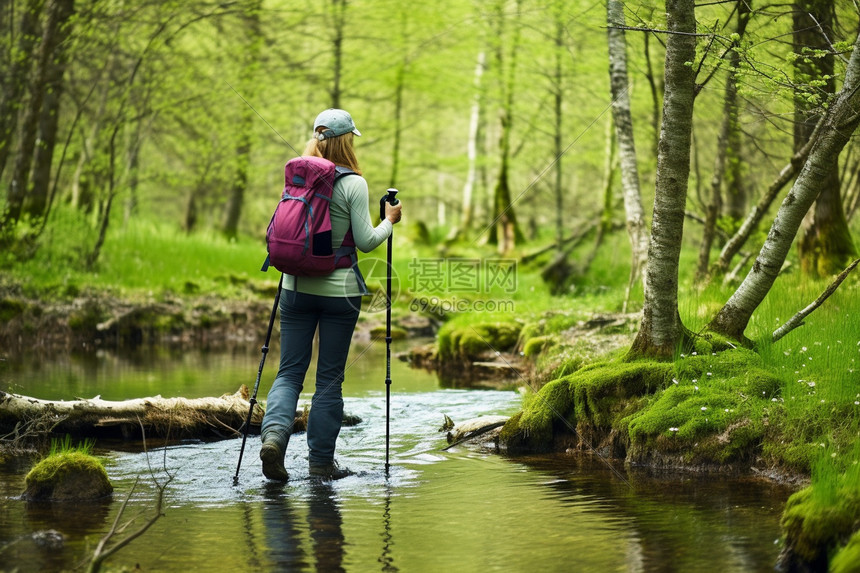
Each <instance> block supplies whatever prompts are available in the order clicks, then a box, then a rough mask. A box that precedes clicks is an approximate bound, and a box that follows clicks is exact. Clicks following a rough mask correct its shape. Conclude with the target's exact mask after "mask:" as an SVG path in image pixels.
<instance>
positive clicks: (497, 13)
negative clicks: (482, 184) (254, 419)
mask: <svg viewBox="0 0 860 573" xmlns="http://www.w3.org/2000/svg"><path fill="white" fill-rule="evenodd" d="M505 4H506V2H505V1H504V0H501V1H500V2H498V3H497V4H496V5H495V6H494V14H493V17H494V18H495V24H496V30H497V33H496V36H495V40H496V45H495V48H496V69H497V73H498V75H499V86H500V95H501V105H500V108H499V122H500V124H501V134H500V135H499V156H500V162H499V177H498V179H497V181H496V187H495V191H494V193H493V211H492V216H493V221H492V223H491V227H492V232H491V235H490V241H491V242H495V243H496V244H497V245H498V250H499V252H500V253H507V252H509V251H510V250H511V249H513V248H514V246H515V245H516V243H517V242H518V241H521V240H522V232H521V231H520V228H519V225H518V224H517V216H516V213H515V212H514V206H513V203H512V201H511V188H510V161H511V136H512V133H513V124H514V89H515V85H516V76H517V50H518V48H519V43H520V29H519V23H518V19H519V15H520V8H521V0H516V16H517V18H510V17H509V16H508V15H507V14H506V13H505ZM508 24H512V25H511V28H512V30H511V32H510V33H511V37H510V48H509V49H508V50H506V49H505V48H506V42H504V39H505V38H506V32H507V30H506V28H507V26H506V25H508Z"/></svg>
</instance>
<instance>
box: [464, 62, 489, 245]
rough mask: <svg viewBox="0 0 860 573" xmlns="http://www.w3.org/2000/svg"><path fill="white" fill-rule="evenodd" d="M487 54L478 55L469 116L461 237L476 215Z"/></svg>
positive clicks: (466, 233) (468, 228)
mask: <svg viewBox="0 0 860 573" xmlns="http://www.w3.org/2000/svg"><path fill="white" fill-rule="evenodd" d="M486 59H487V58H486V54H485V53H484V51H483V50H481V51H480V52H479V53H478V63H477V64H476V65H475V95H474V99H473V100H472V111H471V113H470V115H469V141H468V143H467V145H466V157H467V159H468V161H469V170H468V172H467V173H466V182H465V183H464V184H463V215H462V217H461V219H460V229H459V231H458V235H459V236H467V235H468V234H469V231H470V230H471V228H472V219H473V213H474V205H473V203H474V198H473V197H474V190H475V183H476V182H477V178H478V172H477V165H476V164H477V161H478V134H479V132H480V125H481V123H480V122H481V102H482V100H483V97H481V78H482V77H483V75H484V67H485V66H486Z"/></svg>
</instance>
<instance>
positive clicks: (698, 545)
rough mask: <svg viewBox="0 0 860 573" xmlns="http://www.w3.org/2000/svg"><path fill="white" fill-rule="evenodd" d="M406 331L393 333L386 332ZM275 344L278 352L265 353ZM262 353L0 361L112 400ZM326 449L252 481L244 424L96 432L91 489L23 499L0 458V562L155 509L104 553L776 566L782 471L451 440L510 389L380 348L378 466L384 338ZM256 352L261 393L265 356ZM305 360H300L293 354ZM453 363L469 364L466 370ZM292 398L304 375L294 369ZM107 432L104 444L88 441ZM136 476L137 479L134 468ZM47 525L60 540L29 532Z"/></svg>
mask: <svg viewBox="0 0 860 573" xmlns="http://www.w3.org/2000/svg"><path fill="white" fill-rule="evenodd" d="M398 349H399V350H403V349H405V347H400V348H395V350H398ZM273 354H274V353H273ZM259 357H260V355H259V353H254V352H253V349H251V350H249V351H248V352H244V351H243V352H238V353H218V354H204V353H200V352H168V351H159V352H154V351H148V352H138V353H134V354H132V355H127V356H123V357H116V356H114V355H112V354H109V353H102V354H99V355H94V356H89V357H88V358H76V357H62V358H59V359H57V360H48V361H45V360H41V361H38V363H35V364H26V363H14V362H12V361H7V362H6V363H4V364H2V365H0V389H2V390H7V391H11V392H16V393H20V394H25V395H30V396H35V397H39V398H44V399H52V400H57V399H73V398H76V397H92V396H94V395H97V394H100V395H101V396H102V398H105V399H110V400H121V399H125V398H136V397H143V396H150V395H155V394H161V395H163V396H180V395H181V396H186V397H189V398H193V397H200V396H211V395H216V396H217V395H220V394H223V393H226V392H229V393H232V392H234V391H235V390H236V389H237V388H238V386H239V385H240V384H242V383H245V384H248V385H249V386H252V385H253V382H254V379H255V377H256V372H257V366H258V363H259ZM350 362H351V365H350V367H349V370H348V372H347V383H346V385H345V393H346V397H345V402H346V405H345V411H346V412H347V413H350V414H355V415H358V416H359V417H361V418H362V420H363V422H362V423H361V424H359V425H357V426H355V427H348V428H344V429H343V430H342V432H341V436H340V438H339V442H338V456H339V461H340V463H341V465H343V466H346V467H348V468H350V469H352V470H353V471H355V472H356V475H354V476H351V477H348V478H345V479H343V480H340V481H336V482H332V483H319V482H315V481H313V480H310V479H308V476H307V462H306V460H305V456H306V453H307V449H306V444H305V440H304V435H303V434H300V435H297V436H295V437H294V438H293V440H292V442H291V444H290V450H289V451H288V454H287V460H286V465H287V470H288V471H289V473H290V476H291V479H290V481H289V482H288V483H287V484H286V485H273V484H270V483H267V481H266V480H265V479H264V478H263V476H262V474H261V472H260V466H259V459H258V457H257V454H258V452H259V445H260V444H259V438H258V437H254V436H252V437H250V438H249V439H248V443H247V447H246V450H245V456H244V459H243V462H242V468H241V471H240V474H239V482H238V485H235V486H234V484H233V475H234V473H235V471H236V463H237V460H238V455H239V449H240V444H241V440H240V439H228V440H222V441H215V442H196V441H195V442H183V443H179V444H173V445H170V446H169V447H153V448H151V449H149V451H148V452H145V451H142V450H141V448H140V446H139V445H136V444H125V445H121V444H97V445H96V452H95V453H96V454H97V455H99V456H101V457H103V459H104V460H105V465H106V468H107V471H108V475H109V476H110V478H111V481H112V482H113V485H114V487H115V493H114V497H113V500H112V501H110V502H107V503H104V504H97V505H92V504H81V505H75V504H52V505H41V504H28V503H26V502H24V501H21V500H20V499H19V496H20V494H21V492H22V491H23V489H24V486H23V482H24V475H25V473H26V471H27V470H28V469H29V465H30V463H31V462H30V461H26V462H20V461H19V462H11V463H6V464H5V465H0V496H2V499H0V570H2V571H13V570H14V571H19V572H22V573H23V572H28V571H60V570H66V569H72V568H74V567H76V566H77V565H79V564H80V563H81V561H82V560H84V559H85V558H86V556H87V555H88V554H90V553H91V551H92V549H93V548H94V547H95V545H96V544H97V543H98V540H99V539H100V538H101V537H102V536H103V535H105V533H106V532H107V531H108V530H109V529H110V527H111V524H112V523H113V521H114V519H115V518H116V516H117V514H118V513H119V512H120V511H121V510H122V506H123V502H124V501H125V500H126V499H127V498H128V500H129V502H128V506H127V507H125V509H124V512H123V514H122V516H121V517H120V521H121V522H125V521H127V520H129V519H131V518H133V517H137V520H136V521H135V523H134V525H132V526H131V528H130V530H134V529H136V528H137V527H139V526H140V525H142V524H143V522H145V521H146V519H148V518H149V517H150V516H151V515H152V513H153V511H154V503H155V500H156V498H157V493H158V487H157V485H156V483H165V482H166V481H167V480H168V479H169V480H170V481H169V483H168V484H167V486H166V488H165V496H164V507H163V513H164V515H163V517H161V518H160V519H159V520H157V521H156V522H155V523H154V524H153V525H152V527H151V528H150V529H149V530H148V531H146V533H144V534H143V535H142V536H141V537H140V538H139V539H137V540H135V541H133V542H132V543H131V544H130V545H128V546H127V547H125V548H124V549H122V550H121V551H120V552H119V553H117V554H116V555H115V556H114V557H112V558H111V559H109V560H108V561H107V564H108V565H109V566H113V567H126V568H127V569H133V568H134V567H135V566H139V567H140V569H141V570H143V571H183V572H184V571H189V570H198V569H204V570H210V571H339V570H345V571H410V572H412V571H445V570H448V571H488V570H489V571H529V572H532V571H600V572H601V573H605V572H608V571H705V570H713V571H737V572H741V571H743V572H748V571H772V570H773V567H774V564H775V561H776V558H777V555H778V553H779V550H780V542H779V539H778V538H779V534H780V533H779V517H780V514H781V510H782V506H783V504H784V502H785V500H786V499H787V497H788V495H789V494H790V493H791V490H789V489H788V488H785V487H782V486H777V485H773V484H768V483H762V482H757V481H751V480H737V479H729V478H725V477H703V476H696V475H686V474H681V475H679V474H653V473H649V472H646V471H631V470H627V469H625V468H623V467H610V466H609V465H608V464H606V463H603V462H602V461H600V460H597V461H590V462H577V461H574V460H573V459H572V458H570V457H568V456H550V457H529V458H509V457H505V456H501V455H497V454H493V453H489V452H487V451H484V450H482V449H480V448H477V447H474V446H469V447H456V448H453V449H451V450H448V451H442V448H443V447H445V446H446V445H447V443H446V441H445V436H444V433H440V432H438V431H437V430H438V428H439V426H440V425H441V424H442V422H443V415H448V416H450V417H451V418H452V419H453V420H454V421H455V422H458V421H463V420H466V419H469V418H473V417H477V416H480V415H497V414H505V415H506V414H512V413H514V412H515V411H516V410H517V409H518V407H519V404H520V395H519V394H518V393H517V392H516V391H498V390H471V389H463V388H443V387H441V385H440V382H439V381H438V380H437V378H436V376H435V375H433V374H431V373H428V372H424V371H419V370H412V369H409V368H408V366H407V365H405V364H404V363H402V362H399V361H397V360H395V361H393V362H392V380H393V385H392V399H391V412H392V421H391V470H390V472H389V475H388V476H386V474H385V471H384V451H385V418H384V414H385V391H384V390H385V388H384V379H385V346H384V343H375V344H371V345H369V346H356V347H354V348H353V350H352V354H351V357H350ZM276 363H277V356H276V354H274V355H273V356H272V357H270V358H269V363H267V365H266V370H265V374H264V376H263V383H262V385H261V390H260V395H259V396H260V398H261V399H262V398H264V397H265V393H266V391H267V390H268V388H269V386H270V384H271V381H272V379H273V377H274V373H275V370H276ZM308 380H311V381H312V380H313V374H312V373H309V377H308ZM464 382H467V381H464ZM305 390H306V391H308V394H307V396H303V398H306V399H307V400H309V399H310V392H311V391H312V390H313V383H312V382H309V384H308V386H306V388H305ZM106 445H107V446H109V447H104V446H106ZM136 482H137V485H136V487H135V483H136ZM48 529H52V530H56V531H59V532H60V533H62V535H63V536H64V538H65V541H64V545H63V547H62V548H60V549H56V548H54V549H51V548H47V547H43V546H41V545H39V544H38V543H37V542H36V541H35V540H34V538H33V533H34V532H38V531H43V530H48Z"/></svg>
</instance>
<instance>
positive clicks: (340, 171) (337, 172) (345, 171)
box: [334, 165, 358, 181]
mask: <svg viewBox="0 0 860 573" xmlns="http://www.w3.org/2000/svg"><path fill="white" fill-rule="evenodd" d="M345 175H358V173H356V172H355V171H353V170H352V169H350V168H349V167H343V166H341V165H337V166H335V168H334V180H335V181H337V180H338V179H340V178H341V177H344V176H345Z"/></svg>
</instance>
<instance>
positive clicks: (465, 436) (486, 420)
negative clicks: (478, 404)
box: [442, 416, 508, 451]
mask: <svg viewBox="0 0 860 573" xmlns="http://www.w3.org/2000/svg"><path fill="white" fill-rule="evenodd" d="M446 418H447V416H446ZM507 421H508V416H480V417H478V418H472V419H471V420H466V421H465V422H460V423H459V424H456V425H455V426H454V427H453V428H452V429H451V431H450V432H448V436H447V438H448V445H447V446H445V447H444V448H442V450H443V451H445V450H449V449H451V448H453V447H454V446H458V445H460V444H462V443H463V442H468V441H470V440H473V439H475V438H477V437H478V436H483V435H484V434H486V433H488V432H490V431H492V430H495V429H497V428H501V427H502V426H504V425H505V422H507Z"/></svg>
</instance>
